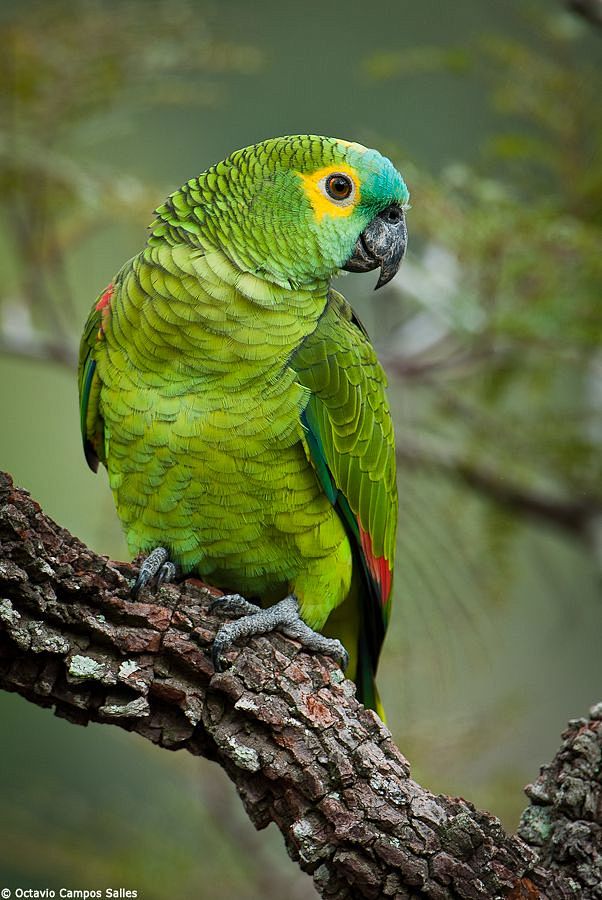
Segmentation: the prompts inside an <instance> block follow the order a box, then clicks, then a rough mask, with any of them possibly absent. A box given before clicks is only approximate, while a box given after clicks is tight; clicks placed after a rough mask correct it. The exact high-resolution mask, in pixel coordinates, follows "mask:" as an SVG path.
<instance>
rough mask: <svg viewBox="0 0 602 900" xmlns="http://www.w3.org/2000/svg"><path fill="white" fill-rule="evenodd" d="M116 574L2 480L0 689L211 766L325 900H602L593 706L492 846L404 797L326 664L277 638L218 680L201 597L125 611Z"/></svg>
mask: <svg viewBox="0 0 602 900" xmlns="http://www.w3.org/2000/svg"><path fill="white" fill-rule="evenodd" d="M132 574H133V569H132V567H131V566H130V565H128V564H125V563H124V564H122V563H111V562H109V561H108V560H107V559H105V558H103V557H100V556H98V555H96V554H95V553H94V552H93V551H91V550H90V549H89V548H87V547H85V546H84V545H83V544H82V543H81V542H80V541H78V540H77V539H76V538H74V537H72V536H71V535H70V534H69V533H68V532H67V531H65V530H64V529H62V528H60V527H59V526H57V525H56V524H55V523H54V522H52V521H51V520H50V519H49V518H48V517H47V516H45V515H44V514H43V513H42V511H41V509H40V507H39V506H38V505H37V504H36V503H35V502H34V501H32V500H31V498H30V497H29V495H28V494H27V493H26V492H24V491H21V490H18V489H16V488H15V487H14V486H13V484H12V481H11V480H10V478H9V477H8V476H6V475H0V686H1V687H3V688H4V689H6V690H9V691H16V692H18V693H20V694H21V695H22V696H24V697H25V698H27V699H28V700H30V701H32V702H34V703H37V704H38V705H41V706H50V707H54V709H55V711H56V713H57V715H59V716H63V717H65V718H67V719H69V720H70V721H72V722H76V723H79V724H82V725H85V724H87V723H88V722H89V721H95V722H106V723H112V724H115V725H118V726H120V727H122V728H125V729H126V730H128V731H134V732H137V733H138V734H140V735H142V736H143V737H145V738H148V739H149V740H151V741H153V742H154V743H156V744H158V745H159V746H162V747H165V748H167V749H170V750H178V749H185V750H188V751H189V752H191V753H194V754H200V755H203V756H206V757H209V758H211V759H214V760H216V761H217V762H218V763H219V764H220V765H221V766H223V768H224V769H225V770H226V771H227V773H228V775H229V776H230V778H231V779H232V780H233V781H234V783H235V784H236V787H237V789H238V792H239V794H240V796H241V798H242V801H243V803H244V805H245V808H246V810H247V812H248V814H249V816H250V817H251V819H252V820H253V822H254V823H255V825H256V826H257V827H258V828H262V827H264V826H266V825H267V824H268V823H269V822H271V821H274V822H276V824H277V825H278V827H279V828H280V830H281V831H282V834H283V836H284V839H285V842H286V846H287V849H288V852H289V854H290V855H291V857H292V858H293V859H295V860H297V861H298V863H299V865H300V866H301V867H302V868H303V869H304V870H305V871H307V872H309V873H311V874H312V875H313V878H314V882H315V884H316V887H317V889H318V891H319V892H320V893H321V895H322V896H323V897H327V898H337V900H343V898H363V897H366V898H377V897H394V898H423V897H428V898H434V900H443V898H467V900H477V898H482V900H485V898H487V900H491V898H503V897H504V898H513V900H518V898H530V900H535V898H549V900H556V898H577V897H591V898H598V897H601V898H602V888H601V887H600V884H601V883H602V862H601V858H602V850H601V846H600V831H601V820H602V801H601V796H602V791H601V785H600V768H601V767H600V760H601V753H602V707H600V706H599V707H597V708H596V709H594V710H593V715H592V717H591V718H590V719H589V720H578V722H576V723H571V726H570V728H569V731H568V732H566V733H565V735H564V742H563V746H562V748H561V750H560V752H559V754H558V756H557V757H556V759H555V760H554V762H553V763H552V765H551V766H549V767H547V768H545V769H544V770H543V774H542V776H541V777H540V779H539V780H538V781H537V782H536V783H535V784H534V785H532V786H530V788H529V789H528V794H529V797H530V799H531V803H532V806H531V807H530V809H529V810H527V811H526V812H525V815H524V817H523V822H522V825H521V831H520V834H521V837H518V836H513V835H508V834H506V833H505V832H504V830H503V829H502V827H501V826H500V823H499V822H498V820H497V819H495V818H494V817H493V816H492V815H490V814H488V813H486V812H480V811H478V810H476V809H475V808H474V807H473V806H472V805H471V804H470V803H467V802H466V801H464V800H462V799H458V798H452V797H447V796H434V795H432V794H430V793H429V792H428V791H426V790H424V788H422V787H420V785H418V784H416V783H415V782H414V781H412V779H411V778H410V769H409V764H408V762H407V760H406V759H405V758H404V756H403V755H402V754H401V753H400V751H399V750H398V749H397V747H396V746H395V745H394V744H393V742H392V739H391V735H390V733H389V731H388V730H387V728H386V727H385V726H384V725H383V724H382V723H381V722H380V720H379V719H378V717H377V716H376V715H375V714H374V713H372V712H370V711H367V710H365V709H364V708H363V707H361V706H360V705H359V704H358V703H357V701H356V700H355V697H354V689H353V685H352V684H351V683H350V682H348V681H345V680H343V679H342V677H341V673H340V672H339V670H338V669H337V668H336V667H335V665H334V664H333V663H332V662H331V661H329V660H327V659H324V658H320V657H315V656H311V655H309V654H307V653H305V652H303V651H301V649H300V647H299V646H298V645H297V644H296V643H295V642H293V641H291V640H288V639H286V638H284V637H282V636H281V635H277V634H276V635H271V636H269V637H263V638H255V639H253V640H252V641H251V642H250V644H249V646H248V647H245V648H243V649H236V650H233V651H232V652H231V653H230V657H229V658H230V661H231V666H230V668H229V669H228V670H227V671H225V672H223V673H221V674H216V673H215V672H214V670H213V666H212V664H211V661H210V655H209V648H210V646H211V642H212V640H213V636H214V634H215V631H216V629H217V628H218V627H219V624H220V623H221V621H222V620H221V619H220V617H219V614H218V613H216V612H212V611H211V610H210V608H209V607H210V603H211V600H212V598H213V597H214V596H215V593H216V592H215V591H212V589H211V588H207V587H206V586H204V585H201V584H200V583H199V582H193V581H191V580H189V581H187V582H185V583H184V584H182V585H179V586H178V585H169V586H166V587H163V588H162V589H161V591H160V592H159V594H158V595H157V596H155V597H148V598H147V602H136V603H134V602H132V601H131V600H130V598H129V589H130V585H131V580H132Z"/></svg>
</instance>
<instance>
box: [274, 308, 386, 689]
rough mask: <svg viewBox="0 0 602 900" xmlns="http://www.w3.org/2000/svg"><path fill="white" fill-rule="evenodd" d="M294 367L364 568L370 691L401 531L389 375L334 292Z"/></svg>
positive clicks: (328, 483)
mask: <svg viewBox="0 0 602 900" xmlns="http://www.w3.org/2000/svg"><path fill="white" fill-rule="evenodd" d="M291 365H292V367H293V368H294V369H295V371H296V372H297V373H298V377H299V381H300V382H301V383H302V384H303V385H305V386H306V387H307V388H309V389H310V391H311V397H310V400H309V402H308V405H307V407H306V409H305V411H304V414H303V417H302V422H303V425H304V428H305V429H306V440H307V445H308V447H309V453H310V460H311V462H312V464H313V466H314V468H315V470H316V473H317V475H318V478H319V479H320V482H321V483H322V486H323V488H324V491H325V492H326V494H327V496H328V497H329V498H330V501H331V502H332V503H333V505H334V506H335V508H336V509H337V512H338V513H339V515H340V516H341V519H342V521H343V523H344V524H345V527H346V529H347V531H348V534H349V536H350V539H351V542H352V546H353V548H354V555H355V558H356V560H357V561H358V564H359V569H360V571H361V576H362V587H363V590H362V604H361V605H362V625H361V637H360V647H359V666H360V668H363V670H364V671H363V673H362V672H358V674H360V679H361V681H365V684H366V685H367V687H366V691H367V690H368V688H369V686H370V684H371V683H372V679H373V676H374V673H375V672H376V666H377V663H378V657H379V654H380V649H381V646H382V642H383V640H384V635H385V630H386V627H387V624H388V620H389V612H390V605H391V590H392V580H393V562H394V556H395V534H396V528H397V506H398V501H397V487H396V466H395V440H394V434H393V423H392V421H391V415H390V412H389V407H388V403H387V398H386V394H385V388H386V377H385V374H384V372H383V370H382V368H381V366H380V364H379V362H378V360H377V358H376V354H375V352H374V348H373V347H372V345H371V344H370V341H369V340H368V337H367V335H366V333H365V331H364V329H363V328H362V326H361V325H360V323H359V322H358V320H357V319H356V318H355V317H354V315H353V312H352V310H351V307H350V306H349V305H348V304H347V303H346V301H345V300H344V298H343V297H342V296H341V295H340V294H337V293H336V292H334V291H332V292H331V295H330V298H329V303H328V306H327V308H326V311H325V313H324V315H323V316H322V318H321V319H320V322H319V325H318V327H317V329H316V331H315V332H314V333H313V334H312V335H310V336H309V337H308V338H307V339H306V340H305V341H304V343H303V344H302V346H301V348H300V349H299V351H298V352H297V353H296V355H295V357H294V359H293V360H292V362H291ZM362 675H363V676H364V677H362ZM360 679H358V681H359V680H360ZM365 696H366V692H364V697H365Z"/></svg>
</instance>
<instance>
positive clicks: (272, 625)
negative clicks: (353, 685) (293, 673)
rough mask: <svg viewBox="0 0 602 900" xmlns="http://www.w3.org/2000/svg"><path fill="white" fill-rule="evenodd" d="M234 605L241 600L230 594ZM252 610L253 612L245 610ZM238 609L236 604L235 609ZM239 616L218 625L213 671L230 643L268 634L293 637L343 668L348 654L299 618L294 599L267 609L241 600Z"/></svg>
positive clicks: (218, 668) (219, 666)
mask: <svg viewBox="0 0 602 900" xmlns="http://www.w3.org/2000/svg"><path fill="white" fill-rule="evenodd" d="M231 596H232V598H233V599H235V602H236V603H237V604H240V601H241V600H243V598H242V597H239V595H238V594H234V595H231ZM229 599H230V598H229V597H228V596H226V597H225V598H222V597H220V598H219V599H218V600H217V601H214V604H212V605H215V606H218V605H219V604H220V602H221V601H223V600H225V601H226V602H228V600H229ZM249 607H254V609H252V610H251V609H249ZM238 608H240V605H239V607H238ZM243 610H244V611H243V615H242V617H241V618H240V619H237V620H236V621H235V622H228V623H227V624H226V625H222V627H221V628H220V629H219V631H218V632H217V634H216V636H215V640H214V641H213V647H212V651H211V655H212V658H213V665H214V667H215V671H216V672H222V671H223V669H224V659H223V656H224V654H225V653H226V652H227V651H228V650H229V649H230V648H231V646H232V644H233V643H234V641H236V640H239V639H240V638H242V637H247V638H248V637H252V636H254V635H258V634H268V633H269V632H270V631H276V630H277V631H281V632H282V633H283V634H286V635H287V637H291V638H294V640H296V641H299V642H300V643H301V644H302V645H303V646H304V647H305V648H306V649H307V650H313V651H314V652H315V653H324V654H326V655H327V656H332V657H333V658H334V659H335V660H336V661H337V662H338V663H339V665H340V666H341V668H342V669H343V671H344V670H345V669H346V668H347V664H348V662H349V655H348V653H347V651H346V650H345V648H344V647H343V645H342V644H341V642H340V641H338V640H336V639H333V638H327V637H325V636H324V635H323V634H320V633H319V632H317V631H314V630H313V629H312V628H310V627H309V625H306V624H305V622H304V621H303V620H302V619H301V616H300V615H299V604H298V603H297V598H296V597H294V596H292V595H291V596H290V597H285V598H284V600H280V601H279V602H278V603H275V604H274V605H273V606H269V607H268V608H267V609H258V608H257V607H255V606H254V604H252V603H248V601H246V600H245V601H244V604H243Z"/></svg>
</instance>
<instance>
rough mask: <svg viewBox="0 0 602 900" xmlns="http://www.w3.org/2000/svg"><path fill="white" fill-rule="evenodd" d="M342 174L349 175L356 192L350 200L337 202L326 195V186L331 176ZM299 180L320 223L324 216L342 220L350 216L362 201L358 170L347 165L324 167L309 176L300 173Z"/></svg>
mask: <svg viewBox="0 0 602 900" xmlns="http://www.w3.org/2000/svg"><path fill="white" fill-rule="evenodd" d="M338 173H341V174H343V175H347V176H348V178H350V179H351V181H352V182H353V185H354V192H353V194H352V196H351V197H350V198H349V199H346V200H335V199H333V198H332V197H329V196H328V194H327V193H326V190H325V187H324V184H325V181H326V179H327V178H328V176H329V175H337V174H338ZM298 174H299V178H300V179H301V182H302V184H303V190H304V191H305V194H306V196H307V199H308V200H309V202H310V203H311V206H312V209H313V211H314V215H315V217H316V219H317V221H318V222H321V221H322V219H323V218H324V216H334V217H339V218H342V217H344V216H350V215H351V213H352V212H353V210H354V209H355V207H356V206H357V204H358V203H359V200H360V184H359V178H358V174H357V172H356V170H355V169H354V168H353V166H349V165H347V163H339V164H338V165H329V166H324V167H323V168H322V169H317V171H315V172H311V173H310V174H309V175H305V174H303V173H302V172H299V173H298Z"/></svg>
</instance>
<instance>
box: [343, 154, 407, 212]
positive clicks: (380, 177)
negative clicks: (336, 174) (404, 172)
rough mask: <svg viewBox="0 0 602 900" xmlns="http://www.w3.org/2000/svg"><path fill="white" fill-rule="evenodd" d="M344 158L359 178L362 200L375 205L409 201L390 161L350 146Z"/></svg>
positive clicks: (397, 173)
mask: <svg viewBox="0 0 602 900" xmlns="http://www.w3.org/2000/svg"><path fill="white" fill-rule="evenodd" d="M345 158H346V161H347V162H348V163H349V165H350V166H353V168H354V169H356V171H357V173H358V175H359V176H360V181H361V185H362V187H361V190H362V198H363V199H365V200H372V201H374V202H375V203H382V202H384V201H388V202H389V203H393V202H395V203H399V204H401V205H404V204H405V203H407V202H408V200H409V199H410V192H409V191H408V189H407V186H406V183H405V181H404V180H403V178H402V177H401V175H400V174H399V172H398V171H397V169H396V168H395V166H394V165H393V163H392V162H391V160H389V159H387V157H386V156H382V155H381V154H380V153H379V152H378V150H369V149H366V148H364V147H360V146H358V145H353V144H351V145H350V146H349V147H348V148H347V152H346V154H345Z"/></svg>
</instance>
